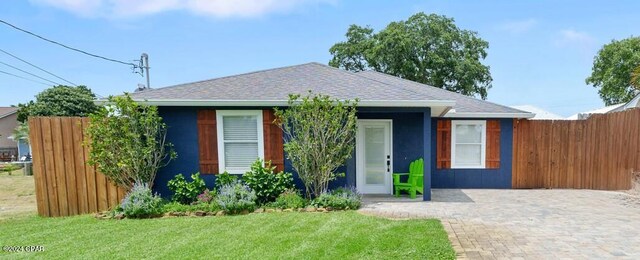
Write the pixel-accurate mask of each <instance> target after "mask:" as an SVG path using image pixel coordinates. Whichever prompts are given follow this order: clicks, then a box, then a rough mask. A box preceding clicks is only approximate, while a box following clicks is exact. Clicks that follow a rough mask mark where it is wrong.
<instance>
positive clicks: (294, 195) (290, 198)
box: [271, 189, 307, 209]
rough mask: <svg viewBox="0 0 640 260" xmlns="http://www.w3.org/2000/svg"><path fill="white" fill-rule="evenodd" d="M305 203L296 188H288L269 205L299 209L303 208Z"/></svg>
mask: <svg viewBox="0 0 640 260" xmlns="http://www.w3.org/2000/svg"><path fill="white" fill-rule="evenodd" d="M306 204H307V201H306V200H305V199H304V198H302V196H300V193H299V192H298V191H297V190H294V189H289V190H286V191H285V192H283V193H282V194H280V196H278V198H276V201H275V202H273V203H272V204H271V206H273V207H276V208H281V209H299V208H304V207H305V206H306Z"/></svg>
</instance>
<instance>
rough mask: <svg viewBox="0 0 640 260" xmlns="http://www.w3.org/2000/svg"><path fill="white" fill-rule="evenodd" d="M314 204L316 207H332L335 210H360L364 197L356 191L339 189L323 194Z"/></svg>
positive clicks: (353, 189)
mask: <svg viewBox="0 0 640 260" xmlns="http://www.w3.org/2000/svg"><path fill="white" fill-rule="evenodd" d="M312 204H313V205H314V206H316V207H325V208H327V207H331V208H334V209H358V208H360V205H361V204H362V195H361V194H360V193H359V192H358V191H357V190H356V189H355V188H351V189H345V188H338V189H335V190H333V191H331V192H327V193H322V194H320V196H318V197H317V198H316V199H314V200H313V202H312Z"/></svg>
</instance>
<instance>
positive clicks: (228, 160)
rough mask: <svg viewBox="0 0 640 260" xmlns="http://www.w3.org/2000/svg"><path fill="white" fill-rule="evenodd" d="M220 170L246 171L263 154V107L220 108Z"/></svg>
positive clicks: (230, 171) (237, 172)
mask: <svg viewBox="0 0 640 260" xmlns="http://www.w3.org/2000/svg"><path fill="white" fill-rule="evenodd" d="M216 117H217V118H216V121H217V128H218V162H219V165H220V172H223V171H227V172H229V173H232V174H243V173H245V172H247V171H248V170H249V169H250V166H251V163H253V162H254V161H255V160H256V159H258V158H264V141H263V132H262V111H260V110H217V111H216Z"/></svg>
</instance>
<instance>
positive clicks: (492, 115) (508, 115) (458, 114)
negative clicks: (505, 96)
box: [444, 111, 536, 119]
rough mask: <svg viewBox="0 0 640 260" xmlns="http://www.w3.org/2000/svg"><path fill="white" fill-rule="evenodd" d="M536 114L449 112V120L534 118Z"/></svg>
mask: <svg viewBox="0 0 640 260" xmlns="http://www.w3.org/2000/svg"><path fill="white" fill-rule="evenodd" d="M535 115H536V114H534V113H526V112H525V113H483V112H455V111H452V112H449V113H447V114H446V115H444V117H447V118H526V119H529V118H533V117H534V116H535Z"/></svg>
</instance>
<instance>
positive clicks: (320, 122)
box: [275, 95, 357, 197]
mask: <svg viewBox="0 0 640 260" xmlns="http://www.w3.org/2000/svg"><path fill="white" fill-rule="evenodd" d="M356 104H357V100H356V101H349V100H346V101H340V100H332V99H331V98H330V97H329V96H326V95H315V96H311V95H308V96H306V97H304V98H302V99H300V95H290V96H289V108H287V109H276V113H275V114H276V117H277V119H276V120H277V123H278V125H279V126H280V128H281V129H282V130H283V132H284V139H285V145H284V150H285V152H286V154H287V158H288V159H289V160H291V164H292V166H293V168H294V169H295V170H296V171H297V172H298V176H299V177H300V179H301V180H302V182H303V183H304V186H305V189H306V194H307V197H312V196H314V197H317V196H319V195H320V194H322V193H323V192H326V191H327V188H328V185H329V182H330V181H331V180H334V179H335V178H336V177H338V176H343V175H344V173H336V170H337V169H338V167H340V166H341V165H343V164H344V163H345V162H346V160H347V159H348V158H350V157H351V152H352V151H353V149H354V146H355V136H356Z"/></svg>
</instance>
